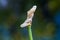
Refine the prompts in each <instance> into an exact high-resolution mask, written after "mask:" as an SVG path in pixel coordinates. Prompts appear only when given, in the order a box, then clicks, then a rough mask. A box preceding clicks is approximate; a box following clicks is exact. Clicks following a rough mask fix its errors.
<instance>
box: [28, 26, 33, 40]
mask: <svg viewBox="0 0 60 40" xmlns="http://www.w3.org/2000/svg"><path fill="white" fill-rule="evenodd" d="M28 33H29V40H33V36H32V30H31V25H29V26H28Z"/></svg>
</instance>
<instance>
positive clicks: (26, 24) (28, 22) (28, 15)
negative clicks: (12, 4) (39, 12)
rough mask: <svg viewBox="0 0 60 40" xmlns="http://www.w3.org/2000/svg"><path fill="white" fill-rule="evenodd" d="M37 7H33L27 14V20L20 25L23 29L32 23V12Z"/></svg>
mask: <svg viewBox="0 0 60 40" xmlns="http://www.w3.org/2000/svg"><path fill="white" fill-rule="evenodd" d="M36 8H37V6H33V7H32V8H31V9H30V10H29V11H28V12H27V19H26V20H25V22H24V23H23V24H21V25H20V26H21V27H22V28H23V27H26V26H28V25H31V23H32V18H33V16H34V12H35V10H36Z"/></svg>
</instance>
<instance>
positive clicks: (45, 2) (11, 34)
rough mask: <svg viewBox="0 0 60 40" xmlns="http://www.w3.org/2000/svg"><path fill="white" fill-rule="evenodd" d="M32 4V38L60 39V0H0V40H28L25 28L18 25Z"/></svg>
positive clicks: (35, 39) (39, 39)
mask: <svg viewBox="0 0 60 40" xmlns="http://www.w3.org/2000/svg"><path fill="white" fill-rule="evenodd" d="M33 5H37V10H36V12H35V15H34V18H33V23H32V33H33V39H34V40H60V0H0V40H29V37H28V31H27V28H21V27H20V25H21V24H22V23H23V22H24V21H25V20H26V17H27V11H28V10H29V9H30V8H31V7H32V6H33Z"/></svg>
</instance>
